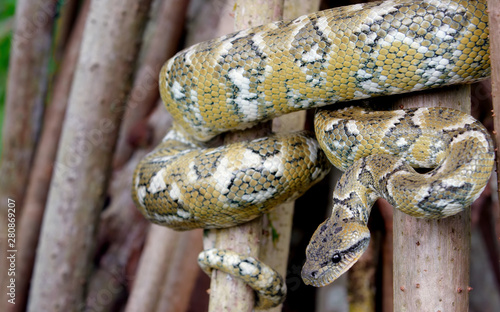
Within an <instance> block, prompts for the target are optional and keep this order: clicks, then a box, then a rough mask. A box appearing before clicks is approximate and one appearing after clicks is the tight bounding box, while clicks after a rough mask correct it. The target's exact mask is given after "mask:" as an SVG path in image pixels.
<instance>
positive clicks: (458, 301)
mask: <svg viewBox="0 0 500 312" xmlns="http://www.w3.org/2000/svg"><path fill="white" fill-rule="evenodd" d="M395 106H396V107H404V108H412V107H432V106H443V107H451V108H454V109H458V110H461V111H464V112H469V111H470V86H458V87H450V88H447V89H442V90H438V91H428V92H425V93H418V94H415V95H409V96H406V97H404V98H401V99H400V100H399V101H397V103H396V104H395ZM393 239H394V250H395V252H394V311H409V312H414V311H415V312H416V311H438V310H439V311H456V312H462V311H468V307H469V292H468V286H469V267H470V259H469V258H470V257H469V253H470V209H466V210H465V211H463V212H461V213H459V214H457V215H454V216H451V217H448V218H445V219H440V220H429V219H417V218H414V217H411V216H409V215H407V214H405V213H402V212H400V211H399V210H396V211H395V212H394V237H393Z"/></svg>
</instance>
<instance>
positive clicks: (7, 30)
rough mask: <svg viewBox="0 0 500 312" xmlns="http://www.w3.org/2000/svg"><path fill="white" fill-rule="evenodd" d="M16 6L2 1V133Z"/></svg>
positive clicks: (0, 116)
mask: <svg viewBox="0 0 500 312" xmlns="http://www.w3.org/2000/svg"><path fill="white" fill-rule="evenodd" d="M15 7H16V1H15V0H2V1H0V134H1V132H2V127H1V126H2V125H3V114H4V106H5V105H4V104H5V92H6V89H7V85H6V83H7V72H8V68H9V52H10V40H11V37H12V29H13V26H14V11H15ZM0 137H1V135H0ZM0 154H1V145H0Z"/></svg>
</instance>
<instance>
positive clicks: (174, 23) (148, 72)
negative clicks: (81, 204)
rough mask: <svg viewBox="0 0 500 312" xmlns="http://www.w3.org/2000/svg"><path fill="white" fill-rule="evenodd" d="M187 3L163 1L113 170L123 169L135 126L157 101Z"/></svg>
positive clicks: (133, 92)
mask: <svg viewBox="0 0 500 312" xmlns="http://www.w3.org/2000/svg"><path fill="white" fill-rule="evenodd" d="M188 3H189V1H187V0H165V1H161V3H160V7H159V12H158V15H157V17H156V23H155V25H154V26H153V27H154V31H153V33H152V35H151V38H149V40H148V41H149V42H150V44H149V46H148V47H147V52H146V53H145V54H146V55H145V57H144V60H143V61H142V63H141V65H140V67H139V69H138V70H137V73H136V74H135V78H134V83H133V86H132V90H131V91H130V96H129V99H128V103H127V110H126V111H125V115H124V117H123V123H122V126H121V129H120V135H119V138H118V143H117V148H116V152H115V156H114V160H113V167H114V168H120V167H121V166H123V164H124V163H125V162H126V161H127V160H128V159H129V158H130V156H131V155H132V152H133V148H134V146H132V145H131V142H130V141H131V140H130V139H131V136H133V133H132V131H133V129H134V126H135V125H136V124H137V123H138V122H140V121H141V120H143V119H145V118H146V116H147V115H148V114H149V113H151V111H152V110H153V109H154V107H155V105H156V102H157V100H158V97H159V94H158V75H159V74H160V69H161V66H162V65H163V63H165V61H166V60H167V59H169V58H170V57H171V56H173V55H174V53H175V52H176V51H177V47H178V45H179V40H180V37H181V34H182V31H183V29H184V28H183V24H184V19H185V18H184V17H185V15H186V10H187V5H188Z"/></svg>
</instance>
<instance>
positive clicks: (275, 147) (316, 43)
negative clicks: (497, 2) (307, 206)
mask: <svg viewBox="0 0 500 312" xmlns="http://www.w3.org/2000/svg"><path fill="white" fill-rule="evenodd" d="M489 74H490V61H489V41H488V17H487V15H486V1H485V0H478V1H475V0H468V1H465V0H388V1H385V2H371V3H367V4H357V5H352V6H348V7H342V8H336V9H331V10H326V11H321V12H316V13H313V14H310V15H307V16H302V17H299V18H296V19H294V20H292V21H280V22H275V23H271V24H268V25H263V26H259V27H255V28H251V29H248V30H243V31H240V32H237V33H234V34H230V35H227V36H223V37H221V38H217V39H214V40H211V41H207V42H203V43H200V44H197V45H194V46H192V47H190V48H188V49H186V50H183V51H181V52H179V53H178V54H177V55H175V56H174V57H173V58H171V59H170V60H169V61H167V63H165V65H164V66H163V68H162V70H161V73H160V82H159V84H160V91H161V97H162V100H163V102H164V103H165V105H166V107H167V109H168V111H169V112H170V113H171V114H172V116H173V118H174V120H175V126H174V128H173V130H171V131H170V132H169V133H168V134H167V135H166V136H165V138H164V140H163V142H162V143H161V144H160V145H159V146H158V147H156V148H155V149H154V150H153V151H152V152H151V153H150V154H148V155H147V156H146V157H145V158H144V159H143V160H142V161H141V162H140V163H139V165H138V166H137V169H136V171H135V173H134V178H133V185H134V186H133V191H132V193H133V198H134V201H135V202H136V204H137V207H138V208H139V210H140V211H141V212H142V213H143V214H144V216H145V217H146V218H147V219H149V220H151V221H152V222H154V223H158V224H161V225H165V226H169V227H171V228H174V229H177V230H189V229H192V228H220V227H229V226H234V225H236V224H239V223H243V222H246V221H248V220H251V219H253V218H256V217H257V216H259V215H261V214H262V213H265V212H267V211H268V210H269V209H271V208H272V207H274V206H275V205H276V204H277V203H279V202H281V201H284V200H286V199H290V198H296V197H298V196H300V195H301V194H303V193H304V192H305V191H306V190H307V189H308V188H309V187H311V186H312V185H313V184H314V183H316V182H318V181H319V180H321V179H322V178H323V177H324V176H325V175H326V173H327V172H328V170H329V168H330V164H329V162H328V159H329V160H330V161H331V162H332V163H333V164H334V165H335V166H337V167H340V168H342V169H343V170H346V171H345V173H344V175H343V176H342V178H341V179H340V181H339V182H338V184H337V188H336V190H335V192H334V200H333V202H334V208H333V212H332V216H331V217H330V218H329V219H328V220H327V221H325V222H324V223H323V224H322V225H320V226H319V227H318V229H317V230H316V232H315V234H314V235H313V238H312V239H311V242H310V244H309V246H308V248H307V251H306V256H307V261H306V263H305V265H304V268H303V271H302V276H303V279H304V281H305V282H306V283H308V284H312V285H315V286H321V285H325V284H327V283H330V282H331V281H333V280H334V279H335V278H337V277H338V276H339V275H340V274H342V273H343V272H345V271H346V270H347V269H348V268H349V267H350V266H352V264H353V263H354V262H356V261H357V259H358V258H359V256H360V255H361V254H362V253H363V251H364V250H365V248H366V247H367V245H368V241H369V232H368V229H367V228H366V222H367V220H368V217H369V214H370V210H371V206H372V204H373V202H374V200H375V199H376V198H378V197H384V198H386V199H388V200H389V201H390V202H391V203H392V204H393V205H394V206H395V207H396V208H398V209H401V210H403V211H405V212H406V213H409V214H411V215H413V216H416V217H425V218H441V217H446V216H449V215H452V214H455V213H457V212H459V211H461V210H463V209H464V207H465V206H467V205H469V204H470V203H471V202H472V201H473V200H474V199H475V198H477V196H479V194H480V192H481V191H482V190H483V189H484V187H485V185H486V183H487V181H488V178H489V176H490V174H491V170H492V167H493V149H492V143H491V139H490V137H489V135H488V133H487V131H486V130H485V129H484V127H483V126H482V125H481V124H480V123H479V122H477V121H475V120H473V119H472V117H470V116H468V115H464V114H462V113H459V112H457V111H454V110H448V109H441V108H433V109H413V110H404V111H403V110H399V111H392V112H368V111H364V110H362V109H360V108H347V109H342V110H337V111H330V110H320V111H319V112H318V113H317V114H316V121H315V131H316V136H317V138H318V140H319V143H318V142H317V141H316V140H315V139H314V137H313V136H312V135H311V134H310V133H307V132H298V133H293V134H285V135H274V136H271V137H268V138H261V139H257V140H253V141H250V142H240V143H235V144H230V145H227V146H222V147H217V148H206V145H205V143H203V142H206V141H208V140H210V139H211V138H213V137H214V136H216V135H218V134H220V133H223V132H225V131H229V130H232V129H243V128H247V127H250V126H252V125H255V124H256V123H258V122H260V121H263V120H269V119H271V118H273V117H276V116H279V115H283V114H286V113H289V112H293V111H297V110H303V109H309V108H313V107H321V106H325V105H327V104H333V103H337V102H344V101H348V100H355V99H363V98H369V97H374V96H381V95H389V94H399V93H405V92H412V91H419V90H424V89H429V88H436V87H441V86H444V85H451V84H458V83H471V82H475V81H478V80H480V79H483V78H485V77H488V76H489ZM323 150H324V151H323ZM412 167H435V169H434V170H432V171H430V172H428V173H426V174H417V173H415V171H414V170H413V168H412ZM199 263H200V265H201V266H202V268H203V269H204V270H205V271H207V272H208V271H210V270H211V268H217V269H222V270H225V271H227V272H233V273H235V274H238V275H239V276H240V277H241V278H243V279H244V280H245V281H247V282H248V283H249V284H250V286H251V287H253V288H254V289H255V290H256V292H257V296H258V301H257V302H258V305H259V307H260V308H268V307H271V306H275V305H277V304H279V303H280V302H282V300H283V298H284V295H285V292H286V287H285V285H284V284H283V280H282V278H281V277H279V274H277V273H276V272H275V271H273V270H272V269H270V268H268V267H267V266H265V265H264V264H262V263H261V262H259V261H258V260H256V259H253V258H242V257H241V256H239V255H235V254H234V253H232V252H230V251H226V250H206V251H204V252H203V253H202V254H200V257H199Z"/></svg>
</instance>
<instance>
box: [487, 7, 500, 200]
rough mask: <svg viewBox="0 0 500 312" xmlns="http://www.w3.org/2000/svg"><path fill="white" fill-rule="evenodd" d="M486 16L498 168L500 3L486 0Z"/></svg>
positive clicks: (499, 161) (499, 137)
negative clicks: (487, 19)
mask: <svg viewBox="0 0 500 312" xmlns="http://www.w3.org/2000/svg"><path fill="white" fill-rule="evenodd" d="M488 18H489V22H488V24H489V28H490V37H489V38H490V58H491V98H492V102H493V116H494V117H493V126H494V128H495V131H494V132H493V134H494V138H493V139H494V140H495V146H496V147H497V149H496V150H495V151H496V168H497V172H498V168H500V151H499V149H498V147H499V146H500V136H499V134H498V133H499V132H500V36H499V35H498V34H499V33H500V3H499V1H497V0H488ZM497 191H498V194H500V179H498V178H497Z"/></svg>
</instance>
